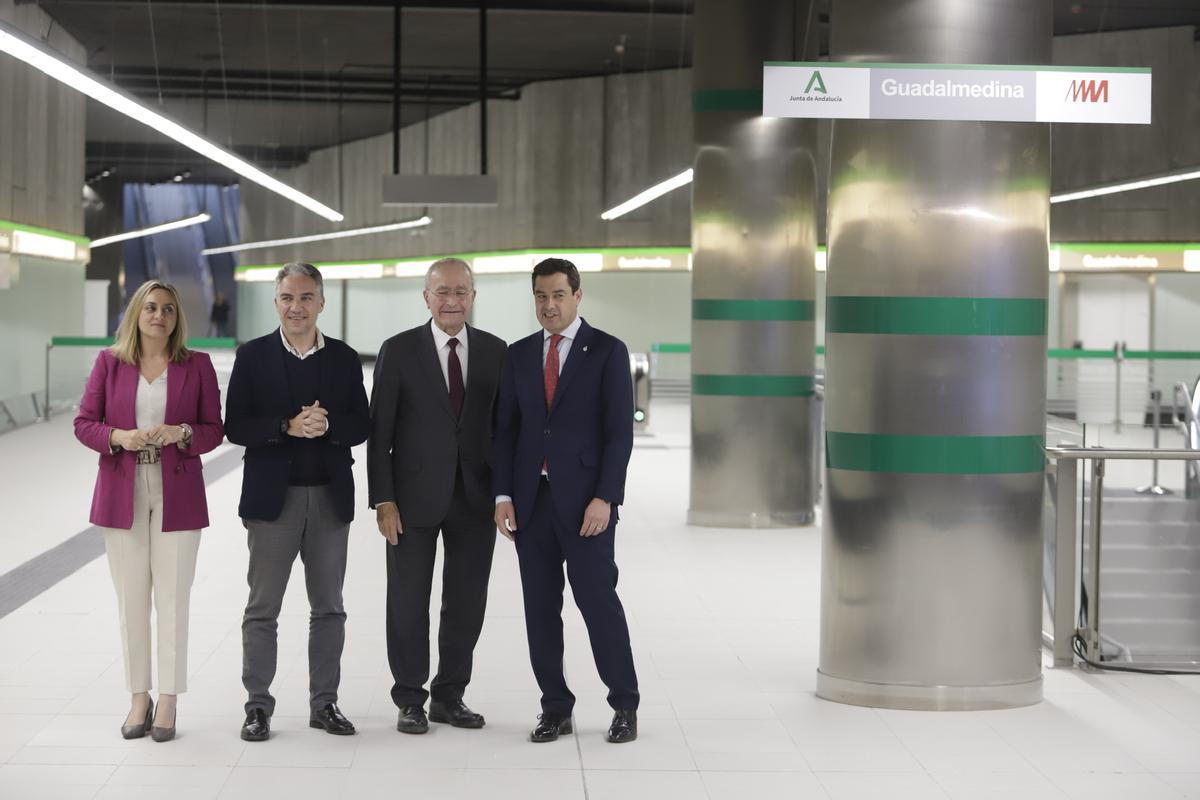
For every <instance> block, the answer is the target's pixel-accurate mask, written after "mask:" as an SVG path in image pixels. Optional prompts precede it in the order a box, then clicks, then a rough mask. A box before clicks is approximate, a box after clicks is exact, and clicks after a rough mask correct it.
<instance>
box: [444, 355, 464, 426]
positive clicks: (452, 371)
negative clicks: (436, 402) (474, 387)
mask: <svg viewBox="0 0 1200 800" xmlns="http://www.w3.org/2000/svg"><path fill="white" fill-rule="evenodd" d="M446 344H448V345H450V357H449V358H448V359H446V372H447V373H449V378H450V407H451V408H452V409H454V418H455V419H458V418H459V417H461V416H462V409H463V401H464V400H465V399H466V397H467V392H466V389H465V388H464V387H463V374H462V361H460V360H459V358H458V339H454V338H451V339H450V341H448V342H446Z"/></svg>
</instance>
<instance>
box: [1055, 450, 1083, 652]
mask: <svg viewBox="0 0 1200 800" xmlns="http://www.w3.org/2000/svg"><path fill="white" fill-rule="evenodd" d="M1078 480H1079V462H1078V461H1077V460H1075V459H1074V458H1060V459H1058V460H1057V461H1055V484H1054V494H1055V501H1054V507H1055V514H1056V517H1055V520H1054V666H1056V667H1069V666H1071V665H1072V664H1074V663H1075V657H1074V652H1073V650H1072V648H1071V640H1072V639H1073V638H1074V636H1075V552H1076V551H1075V499H1076V497H1075V492H1076V490H1077V486H1076V484H1077V482H1078Z"/></svg>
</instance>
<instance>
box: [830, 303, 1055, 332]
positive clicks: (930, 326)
mask: <svg viewBox="0 0 1200 800" xmlns="http://www.w3.org/2000/svg"><path fill="white" fill-rule="evenodd" d="M825 328H826V330H828V331H829V332H830V333H875V334H906V335H914V336H1045V335H1046V301H1045V300H1041V299H1032V298H1028V299H1027V298H1007V297H830V298H829V299H828V301H827V304H826V322H825Z"/></svg>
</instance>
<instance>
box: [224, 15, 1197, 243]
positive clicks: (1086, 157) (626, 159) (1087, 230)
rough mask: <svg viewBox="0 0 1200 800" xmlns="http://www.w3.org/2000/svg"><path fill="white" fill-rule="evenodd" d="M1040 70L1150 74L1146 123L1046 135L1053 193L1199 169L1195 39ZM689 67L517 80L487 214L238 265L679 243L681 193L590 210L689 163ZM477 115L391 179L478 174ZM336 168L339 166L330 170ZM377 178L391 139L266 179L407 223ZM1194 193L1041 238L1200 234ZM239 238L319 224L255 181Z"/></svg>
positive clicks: (492, 109)
mask: <svg viewBox="0 0 1200 800" xmlns="http://www.w3.org/2000/svg"><path fill="white" fill-rule="evenodd" d="M1054 63H1055V64H1064V65H1065V64H1078V65H1089V66H1098V65H1111V66H1149V67H1152V68H1153V70H1154V122H1153V124H1151V125H1148V126H1140V125H1065V124H1062V125H1055V126H1054V128H1053V132H1052V137H1053V159H1052V189H1053V191H1064V190H1067V189H1076V188H1080V187H1086V186H1093V185H1096V184H1100V183H1105V182H1110V181H1116V180H1121V179H1125V178H1132V177H1137V176H1142V175H1147V174H1151V173H1157V172H1163V171H1167V170H1171V169H1178V168H1180V167H1185V166H1200V135H1197V131H1198V130H1200V78H1198V76H1200V43H1197V42H1196V41H1195V30H1194V29H1193V28H1191V27H1186V28H1183V27H1181V28H1159V29H1150V30H1142V31H1123V32H1117V33H1103V34H1089V35H1083V36H1068V37H1059V38H1057V39H1055V41H1054ZM690 95H691V71H690V70H680V71H664V72H651V73H635V74H630V75H621V76H612V77H603V78H584V79H577V80H562V81H552V82H547V83H538V84H532V85H530V86H527V87H525V89H524V90H523V91H522V96H521V99H520V100H517V101H511V102H506V101H493V102H491V103H490V104H489V106H488V109H489V111H488V114H489V129H490V132H489V139H488V142H489V154H490V155H489V158H490V161H491V169H490V171H491V172H492V173H493V174H495V175H496V176H497V177H498V179H499V181H500V196H501V202H500V205H499V206H498V207H497V208H490V209H433V210H432V213H431V216H433V217H434V225H433V226H432V227H430V228H428V229H426V231H424V232H422V233H417V234H412V233H406V232H402V233H396V234H385V235H380V236H369V237H363V238H361V239H347V240H342V241H340V242H336V243H322V244H317V245H310V246H306V247H304V248H302V249H301V248H286V249H273V250H259V251H253V252H251V253H248V254H244V256H243V258H244V262H243V263H255V264H262V263H281V262H283V261H286V260H289V259H293V258H300V257H304V258H307V259H308V260H312V261H328V260H352V259H358V258H368V257H372V258H379V257H395V256H406V255H435V254H441V253H450V252H462V251H467V250H493V249H508V248H521V247H566V246H599V245H606V244H607V245H619V244H651V245H686V244H688V243H689V237H690V233H689V227H688V217H689V214H690V197H689V195H688V192H687V190H680V191H677V192H675V193H673V194H671V195H668V196H667V197H664V198H661V199H659V200H657V201H655V202H654V203H652V204H650V205H648V206H645V207H643V208H642V209H640V210H638V211H636V212H634V213H632V214H630V215H628V216H625V217H622V218H621V219H619V220H617V221H614V222H611V223H605V222H602V221H601V220H600V219H599V214H600V212H601V211H603V210H604V209H605V208H608V207H610V206H612V205H615V204H616V203H618V202H620V201H622V200H624V199H627V198H628V197H630V196H632V195H633V194H636V193H637V192H639V191H641V190H642V189H644V188H646V187H647V186H649V185H651V184H652V183H655V182H657V181H658V180H661V179H663V178H666V177H669V176H671V175H674V174H676V173H678V172H679V171H681V170H682V169H684V168H685V167H686V166H688V165H690V163H691V160H692V141H691V102H690ZM831 129H832V126H831V124H830V123H829V122H822V124H821V125H820V128H819V133H818V142H819V144H818V162H817V163H818V170H819V180H820V186H819V187H818V198H819V204H818V209H817V215H818V228H819V235H820V238H821V241H824V239H825V237H824V228H825V194H826V188H827V184H826V178H827V175H826V171H827V167H828V153H829V140H830V136H831ZM478 130H479V118H478V108H477V106H474V105H472V106H468V107H465V108H462V109H459V110H457V111H453V112H450V113H448V114H444V115H442V116H439V117H435V118H434V119H433V120H432V121H431V122H430V123H429V125H428V130H426V126H425V125H415V126H411V127H409V128H406V129H404V131H403V132H402V135H401V150H402V167H401V171H402V172H405V173H419V172H421V171H422V170H423V169H424V166H423V165H424V159H425V141H426V136H427V135H428V140H429V171H430V172H432V173H444V174H456V173H470V172H474V171H476V170H477V169H478V151H479V139H478ZM339 162H340V172H339ZM390 171H391V136H390V135H385V136H378V137H374V138H371V139H366V140H363V141H359V142H352V143H350V144H347V145H344V146H343V147H341V148H330V149H328V150H322V151H318V152H317V153H315V154H314V155H313V157H312V159H311V161H310V162H309V163H308V164H306V165H303V166H301V167H298V168H296V169H294V170H288V171H286V172H284V173H283V174H281V175H280V178H281V179H283V180H285V181H287V182H290V183H294V184H295V185H296V186H298V187H299V188H301V189H303V190H304V191H307V192H310V193H312V194H314V195H315V196H316V197H318V198H319V199H322V200H324V201H326V202H329V203H332V204H333V205H334V206H335V207H337V208H339V209H340V210H342V211H343V213H344V214H345V215H346V217H347V219H346V221H345V222H344V223H342V224H341V225H340V226H339V227H345V228H351V227H362V226H364V225H370V224H378V223H381V222H386V221H393V220H397V219H405V218H409V217H414V216H419V215H420V213H421V209H419V208H388V209H385V208H384V207H383V206H381V205H380V203H379V199H380V178H381V176H382V175H383V174H384V173H385V172H390ZM1198 186H1200V184H1197V183H1196V182H1192V183H1184V184H1177V185H1175V186H1171V187H1163V188H1158V189H1147V190H1142V191H1138V192H1130V193H1126V194H1120V195H1114V196H1110V197H1106V198H1098V199H1093V200H1085V201H1079V202H1074V203H1066V204H1060V205H1056V206H1055V207H1054V209H1053V211H1052V215H1051V238H1052V239H1053V240H1055V241H1139V240H1141V241H1148V240H1154V241H1158V240H1162V241H1197V240H1200V188H1197V187H1198ZM243 207H244V214H245V218H244V220H243V223H244V224H243V228H242V230H243V236H244V237H246V240H247V241H249V240H251V239H260V238H277V237H280V236H288V235H295V234H298V233H310V232H317V231H324V230H330V229H331V227H332V226H330V225H329V224H328V223H325V222H324V221H323V220H321V219H320V218H319V217H316V216H315V215H313V214H311V213H309V212H307V211H304V210H303V209H300V208H299V207H298V206H296V205H294V204H292V203H289V202H286V201H283V200H280V199H278V198H277V197H276V196H275V195H271V194H269V193H267V192H264V191H263V190H261V189H258V188H257V187H247V189H246V190H245V193H244V195H243Z"/></svg>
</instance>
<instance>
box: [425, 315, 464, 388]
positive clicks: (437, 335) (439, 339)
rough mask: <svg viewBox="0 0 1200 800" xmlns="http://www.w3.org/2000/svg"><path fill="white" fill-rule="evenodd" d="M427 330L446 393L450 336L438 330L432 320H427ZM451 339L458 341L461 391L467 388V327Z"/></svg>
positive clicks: (448, 384) (448, 375)
mask: <svg viewBox="0 0 1200 800" xmlns="http://www.w3.org/2000/svg"><path fill="white" fill-rule="evenodd" d="M429 329H430V330H431V331H433V344H434V346H435V347H436V348H437V356H438V361H439V362H440V363H441V365H442V377H443V378H445V379H446V391H447V392H448V391H450V344H449V342H450V339H451V336H450V334H448V333H446V332H445V331H444V330H442V329H441V328H439V327H438V326H437V324H436V323H434V321H433V320H432V319H430V320H429ZM453 338H455V339H458V348H457V350H458V362H459V363H460V364H462V379H463V389H464V390H465V389H466V388H467V326H466V325H463V328H462V330H461V331H459V332H458V333H456V334H454V336H453Z"/></svg>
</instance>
